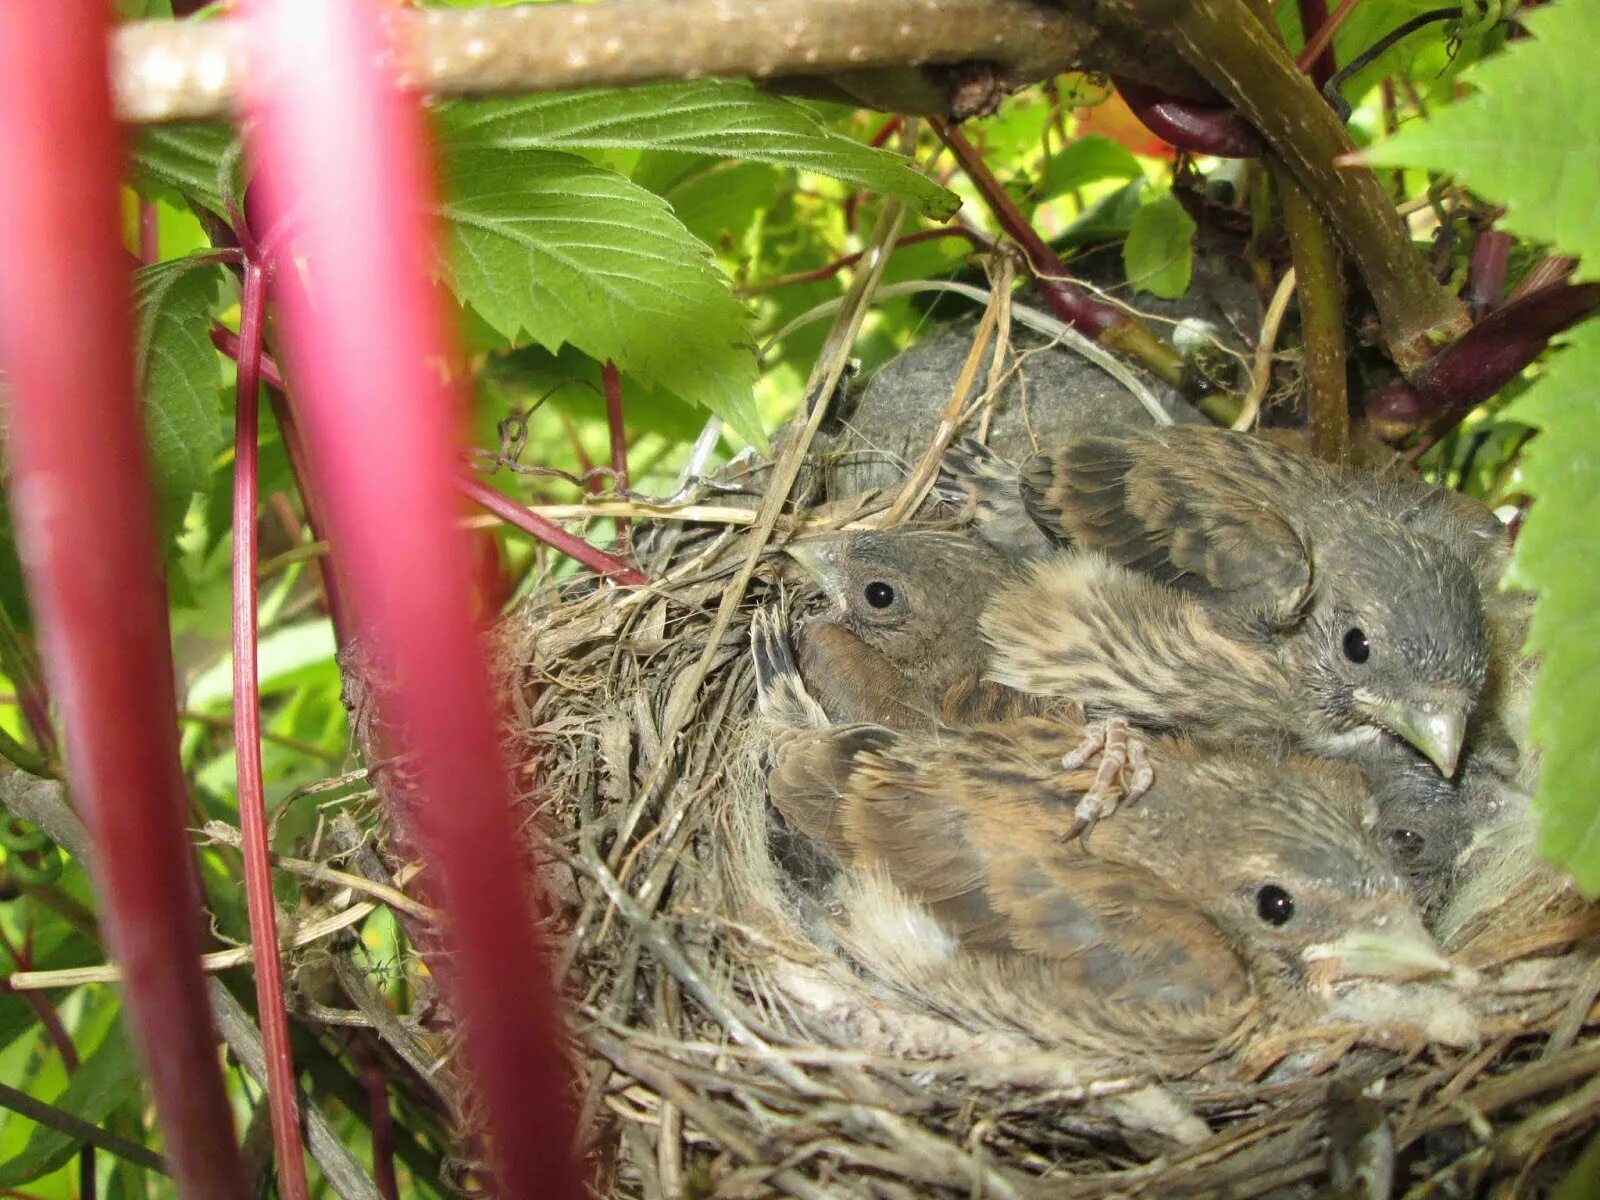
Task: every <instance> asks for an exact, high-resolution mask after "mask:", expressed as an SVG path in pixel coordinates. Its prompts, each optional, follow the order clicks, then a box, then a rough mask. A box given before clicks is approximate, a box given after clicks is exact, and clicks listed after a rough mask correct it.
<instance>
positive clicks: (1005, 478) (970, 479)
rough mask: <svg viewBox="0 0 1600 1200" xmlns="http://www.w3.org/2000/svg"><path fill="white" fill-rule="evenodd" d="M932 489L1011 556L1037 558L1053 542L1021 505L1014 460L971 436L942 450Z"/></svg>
mask: <svg viewBox="0 0 1600 1200" xmlns="http://www.w3.org/2000/svg"><path fill="white" fill-rule="evenodd" d="M933 494H934V496H935V497H936V498H938V499H939V500H942V501H944V502H945V503H947V504H951V505H954V506H955V507H956V508H957V510H958V511H960V512H961V513H962V514H963V515H964V516H965V517H966V518H967V519H969V520H970V521H971V522H972V527H973V528H974V529H975V530H976V531H977V533H978V536H979V537H981V538H983V540H984V541H986V542H988V543H989V545H991V546H993V547H994V548H995V549H997V550H999V551H1000V552H1001V553H1002V554H1004V555H1006V556H1007V557H1008V558H1010V559H1012V560H1014V561H1020V560H1023V559H1031V558H1040V557H1042V556H1044V555H1046V554H1048V553H1049V552H1050V551H1051V550H1053V549H1054V548H1055V544H1056V543H1055V541H1054V539H1053V538H1052V537H1051V536H1050V535H1049V534H1048V533H1047V531H1046V530H1044V529H1042V528H1041V527H1040V526H1039V525H1038V524H1036V523H1035V522H1034V520H1033V518H1032V516H1031V515H1030V514H1029V513H1028V511H1027V509H1026V508H1025V507H1024V506H1023V503H1022V495H1021V493H1020V492H1019V491H1018V487H1017V465H1016V464H1015V463H1012V462H1007V461H1006V460H1005V459H1003V458H1001V457H1000V456H999V455H997V454H996V453H995V452H994V451H993V450H990V449H989V448H988V447H987V446H985V445H983V444H982V443H981V442H977V441H974V440H973V439H972V438H963V439H961V440H960V441H958V442H956V443H955V445H953V446H951V447H950V448H949V449H948V450H946V451H945V454H944V457H943V458H942V459H941V460H940V462H939V477H938V479H937V480H936V481H935V482H934V485H933Z"/></svg>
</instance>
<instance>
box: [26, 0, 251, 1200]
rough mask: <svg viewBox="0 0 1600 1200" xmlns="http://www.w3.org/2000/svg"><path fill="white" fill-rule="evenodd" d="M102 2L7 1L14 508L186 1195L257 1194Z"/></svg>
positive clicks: (153, 1080) (104, 884)
mask: <svg viewBox="0 0 1600 1200" xmlns="http://www.w3.org/2000/svg"><path fill="white" fill-rule="evenodd" d="M110 15H111V13H110V9H109V8H107V6H106V5H105V4H104V3H103V2H102V0H57V2H56V3H52V4H3V5H0V147H3V148H4V156H5V163H6V178H7V180H8V181H9V187H8V200H9V205H10V209H9V212H8V213H7V217H6V222H7V225H6V229H7V234H8V242H7V244H8V246H9V247H10V250H9V261H8V262H7V264H6V269H5V270H4V271H0V361H3V362H4V364H5V369H6V371H7V374H8V385H9V391H10V415H11V426H10V445H9V450H10V459H11V466H12V478H11V488H12V501H13V504H14V511H15V514H16V520H17V537H18V541H19V543H20V546H21V551H22V560H23V562H24V563H25V564H27V568H26V569H27V577H28V584H29V588H30V591H31V593H32V596H33V601H34V612H35V614H36V617H37V620H38V624H39V628H40V630H41V633H42V644H43V648H44V663H45V670H46V676H47V678H48V680H49V683H50V685H51V691H52V693H53V694H54V696H55V697H56V700H57V702H58V703H59V705H60V709H61V715H62V720H63V724H64V726H65V729H66V732H67V742H68V754H67V761H68V762H69V763H70V772H71V784H72V793H73V796H74V798H75V799H76V800H77V801H78V803H79V805H80V806H81V808H82V812H83V816H84V821H85V824H86V825H87V826H88V829H89V832H90V835H91V837H92V839H93V843H94V849H95V854H94V860H93V864H92V865H93V868H94V872H95V876H96V879H97V882H98V885H99V890H100V894H101V898H102V907H103V910H104V919H105V929H106V935H107V939H108V943H109V945H110V948H111V950H112V953H113V954H114V955H115V956H116V958H117V959H118V961H119V963H120V965H121V967H122V970H123V974H124V979H125V982H124V984H123V990H122V997H123V1009H124V1012H125V1013H126V1015H127V1017H128V1020H129V1025H130V1027H131V1029H132V1031H133V1035H134V1040H135V1044H136V1045H137V1047H138V1049H139V1052H140V1055H141V1058H142V1060H143V1063H144V1067H145V1070H146V1073H147V1075H148V1078H149V1080H150V1085H151V1090H152V1092H153V1093H154V1096H155V1101H156V1110H157V1113H158V1116H159V1117H160V1120H161V1123H162V1129H163V1133H164V1135H165V1139H166V1146H167V1156H168V1161H169V1163H170V1165H171V1169H172V1174H173V1178H174V1180H175V1181H176V1184H177V1187H178V1190H179V1193H180V1194H181V1195H184V1196H192V1197H199V1196H205V1197H217V1198H218V1200H225V1198H227V1197H243V1196H244V1195H245V1194H246V1192H245V1186H244V1177H243V1173H242V1171H241V1170H240V1166H239V1158H238V1153H237V1150H236V1148H235V1145H234V1133H233V1121H232V1114H231V1109H230V1108H229V1104H228V1099H227V1095H226V1093H225V1091H224V1090H223V1086H222V1076H221V1072H220V1070H219V1064H218V1061H217V1054H216V1046H217V1035H216V1030H215V1027H214V1026H213V1025H212V1021H211V1011H210V1008H209V1006H208V1004H207V1002H206V993H205V983H204V981H203V979H202V977H201V974H200V964H199V958H200V929H201V924H200V911H199V905H198V903H197V895H198V891H197V886H196V875H195V869H194V863H193V859H192V856H191V852H190V848H189V844H188V839H187V837H186V836H185V834H184V827H185V825H186V824H187V818H188V812H187V803H186V797H185V789H184V782H183V774H182V768H181V767H180V765H179V759H178V737H177V722H176V719H175V714H176V712H177V704H176V700H175V689H174V682H173V672H172V659H171V644H172V643H171V632H170V629H169V627H168V624H167V598H166V589H165V587H164V586H163V582H162V578H161V554H160V548H159V546H158V544H157V541H156V532H155V530H156V510H155V503H154V498H153V494H152V491H151V484H150V476H149V472H148V470H147V468H146V464H145V458H144V430H143V428H142V425H141V422H140V417H139V401H138V396H137V394H136V392H135V388H134V380H133V370H132V363H133V339H132V329H131V327H130V321H129V293H130V288H129V284H130V281H129V278H128V265H127V264H128V255H127V253H126V251H125V249H124V247H123V244H122V232H121V229H122V222H121V213H120V188H121V179H120V178H119V171H120V167H121V163H122V139H121V133H120V131H119V130H118V129H117V127H116V124H115V122H114V120H113V118H112V112H111V96H110V87H109V79H110V73H109V70H108V67H107V63H106V58H105V55H104V53H103V51H102V50H100V48H103V47H105V46H106V45H107V43H108V38H109V36H110V28H109V20H110Z"/></svg>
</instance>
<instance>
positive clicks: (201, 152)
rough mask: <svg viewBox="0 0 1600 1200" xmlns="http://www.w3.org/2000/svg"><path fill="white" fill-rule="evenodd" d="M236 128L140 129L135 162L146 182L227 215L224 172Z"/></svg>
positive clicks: (199, 126) (182, 126) (177, 126)
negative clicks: (223, 191)
mask: <svg viewBox="0 0 1600 1200" xmlns="http://www.w3.org/2000/svg"><path fill="white" fill-rule="evenodd" d="M232 144H233V130H232V129H231V128H229V127H228V126H226V125H210V124H189V125H152V126H148V127H146V128H145V129H143V130H141V131H140V133H139V140H138V144H137V147H136V148H135V150H134V154H133V163H134V166H135V168H137V170H138V172H139V174H140V176H141V177H142V180H143V182H145V183H147V184H148V183H154V184H156V185H158V186H160V187H164V188H169V189H171V190H172V191H175V192H178V193H181V194H182V195H184V196H187V197H188V198H189V199H191V200H194V201H196V202H197V203H200V204H203V205H204V206H205V207H206V208H209V209H210V210H211V211H212V212H214V213H216V214H217V215H218V216H219V217H226V216H227V215H228V206H227V204H226V203H224V201H223V199H222V172H223V171H224V169H231V168H230V167H229V157H228V148H229V147H230V146H231V145H232Z"/></svg>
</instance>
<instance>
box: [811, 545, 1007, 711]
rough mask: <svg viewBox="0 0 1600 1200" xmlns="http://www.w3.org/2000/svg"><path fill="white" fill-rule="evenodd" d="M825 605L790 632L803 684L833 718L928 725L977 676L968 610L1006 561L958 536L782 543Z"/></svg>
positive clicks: (977, 609)
mask: <svg viewBox="0 0 1600 1200" xmlns="http://www.w3.org/2000/svg"><path fill="white" fill-rule="evenodd" d="M785 549H786V551H787V552H788V554H789V556H790V557H791V558H793V559H794V560H795V561H796V562H797V563H799V564H800V566H801V567H802V568H804V570H805V572H806V574H807V576H809V578H810V579H811V581H812V582H814V583H815V584H816V585H817V586H818V587H819V588H820V589H821V590H822V591H823V593H824V594H825V595H826V596H827V597H828V599H829V600H831V601H832V602H833V609H832V611H830V612H826V613H823V614H821V615H819V616H817V617H815V618H813V619H811V620H810V621H808V622H806V623H805V625H804V626H803V627H802V628H801V630H800V632H799V636H798V638H797V644H798V649H799V657H800V674H801V676H802V678H803V679H804V680H805V683H806V687H807V688H809V689H810V691H811V694H812V695H813V696H815V697H816V698H817V700H818V701H819V702H820V703H821V704H822V707H823V709H824V710H825V711H826V712H827V713H828V714H829V716H831V717H832V718H833V719H834V720H836V721H872V722H874V723H876V724H879V725H886V726H888V727H889V728H891V729H930V728H933V727H934V726H935V725H936V724H938V723H939V720H940V709H941V705H942V704H943V702H944V700H945V697H946V695H947V693H949V691H950V689H951V688H952V687H953V686H954V685H955V684H956V683H957V682H958V681H961V680H965V679H969V678H973V677H977V676H981V674H982V671H983V665H984V661H985V659H986V657H987V655H988V646H987V645H986V644H985V643H984V641H983V637H982V635H981V634H979V632H978V616H979V614H980V613H982V612H983V607H984V605H985V604H986V603H987V602H988V600H989V597H990V596H992V595H993V594H994V592H995V590H996V589H997V588H998V587H1000V585H1001V584H1003V583H1005V582H1006V581H1007V580H1008V579H1009V578H1010V577H1011V575H1012V569H1011V564H1010V563H1009V562H1008V561H1007V560H1006V559H1005V557H1004V556H1002V555H1001V554H1000V553H998V552H997V551H995V550H994V549H992V548H991V547H990V546H988V545H987V544H986V543H984V542H983V541H981V540H979V539H978V538H975V537H973V536H972V535H971V534H967V533H955V532H948V531H944V530H933V529H914V528H899V529H885V530H862V531H852V532H846V533H833V534H826V535H823V536H821V537H813V538H805V539H803V540H800V541H795V542H791V543H789V545H788V546H786V547H785Z"/></svg>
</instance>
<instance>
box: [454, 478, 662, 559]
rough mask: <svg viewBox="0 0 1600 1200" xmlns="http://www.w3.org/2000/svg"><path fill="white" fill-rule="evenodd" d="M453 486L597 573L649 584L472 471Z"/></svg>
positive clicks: (470, 498)
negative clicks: (505, 494)
mask: <svg viewBox="0 0 1600 1200" xmlns="http://www.w3.org/2000/svg"><path fill="white" fill-rule="evenodd" d="M456 487H457V488H458V489H460V491H461V494H462V495H463V496H465V497H466V498H467V499H468V500H471V501H472V502H473V503H474V504H477V505H479V506H480V507H482V508H486V509H488V510H489V511H490V512H492V513H493V514H494V515H495V516H497V517H499V518H500V519H501V520H502V521H505V522H506V523H507V524H510V525H515V526H516V527H517V528H518V529H520V530H522V531H523V532H524V533H529V534H532V535H533V536H534V537H536V538H538V539H539V540H540V541H541V542H543V543H544V544H545V545H547V546H549V547H550V548H551V549H552V550H559V551H560V552H561V553H562V554H565V555H566V556H567V557H568V558H571V559H575V560H576V561H578V562H580V563H582V564H583V565H584V566H586V567H588V568H589V569H590V570H591V571H594V572H596V573H597V574H600V575H604V576H606V577H607V578H609V579H612V580H615V581H616V582H617V583H620V584H624V585H626V586H628V587H649V586H650V580H649V578H648V577H647V576H645V575H644V574H642V573H641V572H639V571H637V570H635V569H634V568H633V567H630V566H629V565H628V564H627V563H625V562H623V561H622V560H621V559H620V558H615V557H613V556H612V555H610V554H607V553H606V552H605V551H604V550H601V549H598V548H597V547H594V546H591V545H590V544H589V543H588V542H586V541H584V540H583V539H582V538H580V537H578V536H576V535H575V534H571V533H568V532H567V531H566V530H565V529H563V528H561V526H559V525H557V524H556V523H555V522H554V521H551V520H548V519H546V518H545V517H541V516H540V515H539V514H538V513H536V512H529V511H528V510H527V509H525V508H523V507H522V505H520V504H518V503H517V502H516V501H515V500H512V499H510V498H509V497H507V496H503V495H501V494H500V493H499V492H497V491H495V490H494V489H493V488H492V487H490V486H489V485H488V484H486V483H484V482H483V481H482V480H481V479H479V478H477V476H475V475H470V474H468V473H467V472H466V471H462V472H461V473H460V474H459V475H457V476H456Z"/></svg>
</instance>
